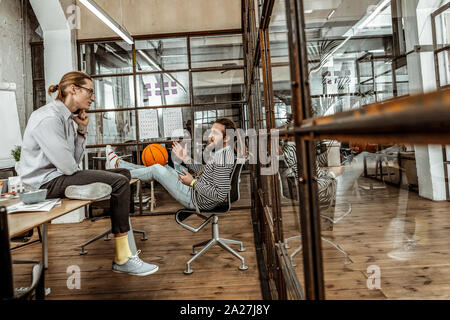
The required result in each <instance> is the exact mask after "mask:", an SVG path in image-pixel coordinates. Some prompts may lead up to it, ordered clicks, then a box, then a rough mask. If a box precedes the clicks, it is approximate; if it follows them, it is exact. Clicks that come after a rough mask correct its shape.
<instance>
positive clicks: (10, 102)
mask: <svg viewBox="0 0 450 320" xmlns="http://www.w3.org/2000/svg"><path fill="white" fill-rule="evenodd" d="M15 90H16V85H15V84H14V83H0V134H1V138H0V141H1V142H0V169H4V168H11V167H14V164H15V160H14V158H13V157H12V155H11V150H12V149H14V148H15V147H16V146H21V145H22V132H21V131H20V123H19V115H18V113H17V103H16V92H15Z"/></svg>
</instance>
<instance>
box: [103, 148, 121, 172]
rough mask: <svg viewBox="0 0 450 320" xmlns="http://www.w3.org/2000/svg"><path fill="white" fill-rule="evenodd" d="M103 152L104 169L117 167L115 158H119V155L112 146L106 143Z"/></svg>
mask: <svg viewBox="0 0 450 320" xmlns="http://www.w3.org/2000/svg"><path fill="white" fill-rule="evenodd" d="M105 154H106V164H105V167H106V169H107V170H108V169H116V168H117V160H119V157H118V156H117V154H116V153H115V152H114V151H113V148H112V147H111V146H110V145H107V146H106V148H105Z"/></svg>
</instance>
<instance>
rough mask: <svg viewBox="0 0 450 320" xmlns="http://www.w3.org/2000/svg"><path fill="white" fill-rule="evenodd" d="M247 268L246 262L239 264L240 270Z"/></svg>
mask: <svg viewBox="0 0 450 320" xmlns="http://www.w3.org/2000/svg"><path fill="white" fill-rule="evenodd" d="M247 269H248V267H247V266H246V265H245V264H243V265H242V266H239V270H247Z"/></svg>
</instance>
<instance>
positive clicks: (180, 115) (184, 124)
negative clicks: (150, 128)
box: [138, 107, 192, 143]
mask: <svg viewBox="0 0 450 320" xmlns="http://www.w3.org/2000/svg"><path fill="white" fill-rule="evenodd" d="M167 110H169V111H172V112H175V114H176V115H177V117H176V118H175V119H164V116H165V115H166V116H168V115H167V112H165V111H167ZM147 111H149V110H139V111H138V112H139V123H140V124H141V126H140V127H139V132H140V133H141V137H140V138H141V140H140V141H144V142H149V143H150V142H152V141H157V140H161V139H169V138H172V134H175V133H174V132H170V133H168V130H166V128H165V127H164V125H165V124H167V123H168V122H167V121H171V122H172V124H173V125H175V126H176V124H177V123H178V122H180V126H176V128H172V129H173V130H178V129H181V130H180V131H179V132H180V136H182V134H181V132H183V131H182V130H188V131H189V132H190V133H191V134H192V132H191V131H192V120H191V109H190V108H188V107H183V108H170V109H169V108H166V109H164V108H158V109H153V110H152V111H153V112H151V113H150V112H147ZM150 116H152V117H155V116H156V119H154V118H152V119H146V118H145V117H150ZM171 116H173V114H172V115H171ZM155 121H156V122H157V127H158V128H157V135H155V136H154V137H152V138H147V137H144V135H143V132H144V128H142V126H144V125H147V124H148V123H149V122H150V123H154V122H155Z"/></svg>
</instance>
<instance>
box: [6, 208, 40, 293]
mask: <svg viewBox="0 0 450 320" xmlns="http://www.w3.org/2000/svg"><path fill="white" fill-rule="evenodd" d="M13 264H34V266H33V273H32V275H33V278H32V282H31V285H30V286H29V287H27V288H14V281H13V270H12V265H13ZM44 274H45V270H44V266H43V265H42V264H41V263H40V262H39V261H32V260H30V261H23V260H20V261H19V260H11V251H10V243H9V230H8V218H7V212H6V208H5V207H0V300H28V299H30V300H31V299H32V298H33V296H34V297H35V298H36V299H37V300H43V299H44V298H45V287H44V278H45V275H44Z"/></svg>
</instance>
